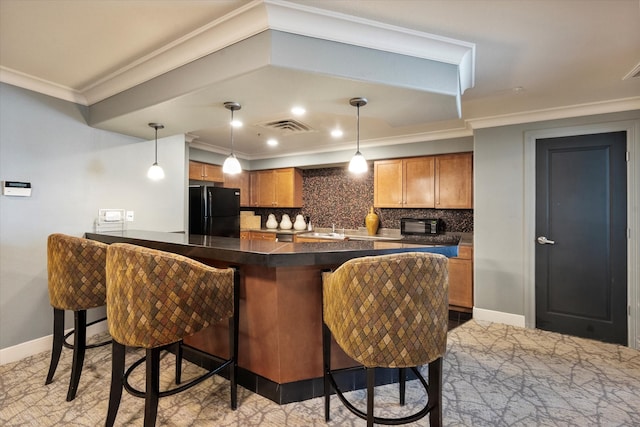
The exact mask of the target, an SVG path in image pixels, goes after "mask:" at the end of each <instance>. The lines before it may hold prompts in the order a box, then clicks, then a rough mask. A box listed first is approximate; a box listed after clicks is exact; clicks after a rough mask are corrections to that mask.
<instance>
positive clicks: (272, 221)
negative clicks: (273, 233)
mask: <svg viewBox="0 0 640 427" xmlns="http://www.w3.org/2000/svg"><path fill="white" fill-rule="evenodd" d="M267 228H278V221H276V216H275V215H274V214H269V217H268V218H267Z"/></svg>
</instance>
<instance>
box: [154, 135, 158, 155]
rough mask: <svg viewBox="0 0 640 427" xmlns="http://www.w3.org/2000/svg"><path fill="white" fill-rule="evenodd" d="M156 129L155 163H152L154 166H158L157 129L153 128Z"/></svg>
mask: <svg viewBox="0 0 640 427" xmlns="http://www.w3.org/2000/svg"><path fill="white" fill-rule="evenodd" d="M155 129H156V162H155V163H154V165H157V164H158V127H157V126H155Z"/></svg>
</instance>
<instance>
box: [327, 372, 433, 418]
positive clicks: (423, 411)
mask: <svg viewBox="0 0 640 427" xmlns="http://www.w3.org/2000/svg"><path fill="white" fill-rule="evenodd" d="M365 369H366V370H367V376H368V375H371V372H374V371H373V370H374V368H365ZM410 369H411V371H413V373H414V374H415V376H416V377H417V378H418V380H420V383H421V384H422V386H423V387H424V390H425V392H426V393H427V394H428V391H429V384H428V383H427V381H426V380H425V379H424V377H423V376H422V374H421V373H420V371H419V370H418V369H417V368H415V367H412V368H410ZM333 372H335V371H330V372H328V373H327V376H328V377H329V382H330V383H331V387H332V388H333V389H334V390H335V392H336V396H338V399H340V401H341V402H342V403H343V404H344V406H346V407H347V409H348V410H349V411H350V412H352V413H353V414H354V415H356V416H358V417H360V418H362V419H363V420H366V419H367V413H366V412H364V411H362V410H360V409H358V408H356V407H355V406H354V405H353V404H352V403H351V402H349V400H348V399H347V398H346V397H345V396H344V394H343V392H342V391H341V390H340V388H339V387H338V384H337V383H336V381H335V379H334V377H333ZM367 380H368V381H369V379H367ZM371 381H372V383H373V378H371ZM401 404H404V402H402V403H401ZM433 406H434V405H433V404H432V403H431V402H430V400H428V401H427V403H426V405H425V406H424V407H423V408H422V409H421V410H420V411H418V412H416V413H415V414H412V415H408V416H406V417H402V418H385V417H373V422H374V423H376V424H382V425H400V424H407V423H412V422H414V421H417V420H419V419H421V418H424V417H425V415H427V414H428V413H429V412H430V411H431V409H432V408H433Z"/></svg>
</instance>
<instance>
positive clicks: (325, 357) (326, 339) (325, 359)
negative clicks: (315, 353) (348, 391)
mask: <svg viewBox="0 0 640 427" xmlns="http://www.w3.org/2000/svg"><path fill="white" fill-rule="evenodd" d="M330 369H331V331H330V330H329V328H328V327H327V325H325V323H324V322H322V371H323V375H322V376H323V379H324V420H325V421H327V422H328V421H329V409H330V401H331V385H330V383H329V371H330Z"/></svg>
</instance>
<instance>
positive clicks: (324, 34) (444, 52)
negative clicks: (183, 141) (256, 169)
mask: <svg viewBox="0 0 640 427" xmlns="http://www.w3.org/2000/svg"><path fill="white" fill-rule="evenodd" d="M268 29H274V30H280V31H283V32H289V33H294V34H298V35H304V36H309V37H315V38H319V39H324V40H331V41H336V42H341V43H345V44H351V45H356V46H361V47H366V48H371V49H376V50H382V51H388V52H393V53H399V54H403V55H408V56H414V57H418V58H424V59H430V60H434V61H439V62H445V63H449V64H455V65H458V67H459V71H458V73H459V79H460V90H461V93H463V92H464V90H466V89H467V88H469V87H472V86H473V84H474V79H475V77H474V74H475V73H474V71H475V70H474V67H475V44H473V43H468V42H463V41H459V40H454V39H450V38H446V37H440V36H436V35H433V34H429V33H424V32H420V31H414V30H409V29H406V28H402V27H397V26H392V25H387V24H384V23H381V22H377V21H371V20H366V19H362V18H358V17H356V16H351V15H345V14H341V13H336V12H330V11H326V10H324V9H318V8H313V7H308V6H304V5H298V4H293V3H289V2H287V1H283V0H254V1H253V2H250V3H248V4H246V5H244V6H242V7H240V8H238V9H236V10H234V11H233V12H231V13H229V14H227V15H225V16H223V17H221V18H219V19H217V20H215V21H212V22H210V23H209V24H207V25H205V26H203V27H200V28H198V29H197V30H195V31H192V32H191V33H189V34H187V35H185V36H183V37H181V38H179V39H177V40H175V41H173V42H172V43H169V44H167V45H166V46H163V47H162V48H160V49H157V50H155V51H153V52H151V53H149V54H148V55H145V56H143V57H141V58H139V59H138V60H136V61H134V62H132V63H131V64H128V65H127V66H125V67H123V68H121V69H119V70H117V71H115V72H113V73H111V74H110V75H108V76H106V77H104V78H102V79H101V80H99V81H96V82H94V83H92V84H91V85H89V86H86V87H84V88H82V89H81V90H79V91H75V90H73V89H70V88H66V87H62V86H59V85H56V84H54V83H51V82H46V81H44V80H39V79H36V78H33V77H29V76H27V75H21V76H20V75H19V73H16V72H13V73H9V72H10V71H11V70H6V71H5V72H3V73H2V74H0V81H3V82H6V83H9V84H13V85H16V86H20V87H23V88H25V89H29V90H33V91H36V92H40V93H45V94H47V95H51V96H54V97H56V98H60V99H64V100H67V101H71V102H75V103H78V104H82V105H93V104H95V103H97V102H99V101H102V100H104V99H106V98H108V97H110V96H113V95H115V94H117V93H120V92H122V91H125V90H127V89H130V88H132V87H134V86H136V85H139V84H141V83H144V82H146V81H148V80H151V79H153V78H154V77H158V76H159V75H162V74H164V73H167V72H169V71H171V70H174V69H177V68H179V67H181V66H183V65H186V64H188V63H190V62H193V61H195V60H197V59H199V58H202V57H204V56H206V55H209V54H211V53H214V52H217V51H219V50H221V49H224V48H225V47H228V46H230V45H232V44H234V43H237V42H239V41H242V40H245V39H247V38H249V37H251V36H254V35H256V34H258V33H260V32H262V31H265V30H268ZM5 74H6V75H5ZM16 74H18V76H16Z"/></svg>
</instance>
